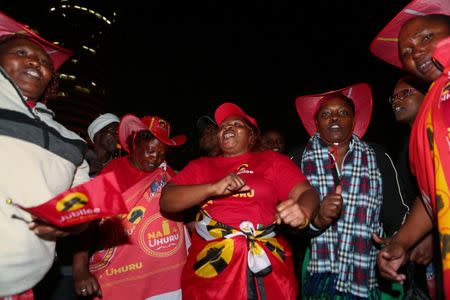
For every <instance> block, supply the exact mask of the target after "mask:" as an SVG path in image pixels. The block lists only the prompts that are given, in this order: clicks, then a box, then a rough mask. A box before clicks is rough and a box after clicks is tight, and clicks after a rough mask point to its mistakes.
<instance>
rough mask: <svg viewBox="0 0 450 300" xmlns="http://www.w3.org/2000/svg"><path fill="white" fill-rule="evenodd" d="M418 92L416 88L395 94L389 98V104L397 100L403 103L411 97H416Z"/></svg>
mask: <svg viewBox="0 0 450 300" xmlns="http://www.w3.org/2000/svg"><path fill="white" fill-rule="evenodd" d="M416 92H417V90H416V89H415V88H409V89H404V90H401V91H400V92H398V93H395V94H394V95H392V96H390V97H389V103H390V104H392V103H393V102H394V101H396V100H400V101H403V100H404V99H406V98H408V97H409V96H412V95H414V94H415V93H416Z"/></svg>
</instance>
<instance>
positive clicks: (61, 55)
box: [0, 12, 73, 70]
mask: <svg viewBox="0 0 450 300" xmlns="http://www.w3.org/2000/svg"><path fill="white" fill-rule="evenodd" d="M15 33H19V34H23V35H25V36H27V37H28V38H30V39H32V40H33V41H35V42H36V43H37V44H38V45H39V46H41V47H42V48H43V49H44V50H45V52H47V54H48V55H49V56H50V58H51V59H52V61H53V65H54V67H55V70H57V69H58V68H59V67H60V66H61V65H62V64H63V63H64V62H65V61H66V60H67V59H69V58H70V57H71V56H72V55H73V52H72V51H70V50H68V49H65V48H62V47H58V46H56V45H55V44H53V43H51V42H49V41H47V40H45V39H43V38H41V37H40V36H39V35H37V34H36V33H34V32H33V31H31V30H30V29H29V28H27V27H26V26H25V25H23V24H20V23H19V22H17V21H15V20H13V19H11V18H10V17H8V16H7V15H5V14H4V13H2V12H0V37H1V36H4V35H10V34H15Z"/></svg>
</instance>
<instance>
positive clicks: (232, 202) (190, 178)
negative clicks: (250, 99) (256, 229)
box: [172, 151, 306, 228]
mask: <svg viewBox="0 0 450 300" xmlns="http://www.w3.org/2000/svg"><path fill="white" fill-rule="evenodd" d="M231 172H234V173H236V174H237V175H239V176H240V177H241V178H242V179H243V180H244V181H245V182H246V184H247V185H248V186H249V187H250V189H251V191H250V192H248V193H240V194H239V193H238V194H233V195H230V196H226V197H222V198H216V199H214V200H211V201H208V202H207V203H206V204H205V205H204V206H203V209H204V210H206V211H207V212H208V213H209V214H210V215H211V217H213V218H214V219H215V220H217V221H220V222H222V223H225V224H227V225H230V226H233V227H235V228H239V224H240V223H241V222H243V221H251V222H252V223H253V225H254V226H257V225H258V224H262V225H268V224H271V223H272V222H273V221H274V217H275V213H276V206H277V204H278V203H279V202H281V201H284V200H287V199H288V194H289V192H290V191H291V189H292V188H293V187H294V186H295V185H297V184H299V183H302V182H304V181H306V177H305V176H304V175H303V173H302V172H301V170H300V169H299V168H298V167H297V165H295V164H294V163H293V162H292V161H291V160H290V159H289V158H288V157H287V156H284V155H281V154H279V153H276V152H273V151H264V152H258V153H245V154H242V155H239V156H235V157H202V158H199V159H196V160H194V161H192V162H190V163H189V164H188V165H187V166H186V167H185V168H184V169H183V170H181V171H180V172H179V173H178V174H177V175H176V176H175V178H174V179H173V180H172V182H173V183H175V184H178V185H188V184H204V183H213V182H216V181H218V180H220V179H222V178H223V177H225V176H226V175H227V174H229V173H231ZM180 201H182V199H180Z"/></svg>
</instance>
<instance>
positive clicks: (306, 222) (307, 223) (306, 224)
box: [295, 218, 309, 230]
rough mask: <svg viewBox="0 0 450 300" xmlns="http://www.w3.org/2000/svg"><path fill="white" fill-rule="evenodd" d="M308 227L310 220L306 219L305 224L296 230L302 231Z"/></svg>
mask: <svg viewBox="0 0 450 300" xmlns="http://www.w3.org/2000/svg"><path fill="white" fill-rule="evenodd" d="M308 225H309V218H306V220H305V223H303V224H300V225H299V226H297V227H296V228H295V229H296V230H302V229H304V228H306V227H307V226H308Z"/></svg>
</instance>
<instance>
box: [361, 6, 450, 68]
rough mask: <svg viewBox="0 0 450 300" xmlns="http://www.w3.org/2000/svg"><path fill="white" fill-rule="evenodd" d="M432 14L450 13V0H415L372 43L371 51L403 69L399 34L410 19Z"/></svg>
mask: <svg viewBox="0 0 450 300" xmlns="http://www.w3.org/2000/svg"><path fill="white" fill-rule="evenodd" d="M430 14H443V15H450V1H449V0H414V1H412V2H410V3H409V4H408V5H407V6H406V7H405V8H404V9H402V11H400V12H399V13H398V14H397V15H396V16H395V17H394V18H393V19H392V20H391V21H390V22H389V23H388V24H387V25H386V27H384V28H383V30H381V31H380V33H378V35H377V36H376V37H375V39H374V40H373V41H372V43H371V44H370V48H369V49H370V52H372V54H373V55H375V56H377V57H378V58H381V59H382V60H384V61H386V62H388V63H390V64H392V65H394V66H396V67H398V68H400V69H402V68H403V66H402V62H401V61H400V57H399V56H398V35H399V33H400V29H401V27H402V26H403V24H405V23H406V22H407V21H408V20H410V19H412V18H414V17H417V16H424V15H430Z"/></svg>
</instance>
